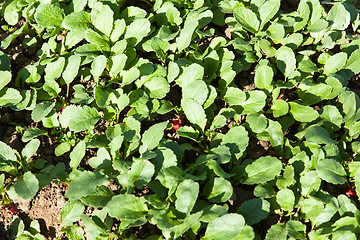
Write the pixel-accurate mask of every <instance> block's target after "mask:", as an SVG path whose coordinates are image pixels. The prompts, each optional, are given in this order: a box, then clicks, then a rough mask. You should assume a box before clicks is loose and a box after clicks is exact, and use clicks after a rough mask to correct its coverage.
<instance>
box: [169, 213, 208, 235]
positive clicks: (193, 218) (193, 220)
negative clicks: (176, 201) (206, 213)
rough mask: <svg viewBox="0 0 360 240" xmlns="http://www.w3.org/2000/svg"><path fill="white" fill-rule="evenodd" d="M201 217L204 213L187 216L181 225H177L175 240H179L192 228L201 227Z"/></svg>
mask: <svg viewBox="0 0 360 240" xmlns="http://www.w3.org/2000/svg"><path fill="white" fill-rule="evenodd" d="M201 215H202V211H199V212H197V213H194V214H191V215H189V216H187V217H186V218H185V219H184V220H183V222H182V223H181V224H179V225H176V228H175V229H176V230H175V234H174V239H177V238H179V237H180V236H181V235H183V234H184V233H185V232H186V231H188V230H189V229H190V228H191V227H194V226H196V225H199V219H200V217H201Z"/></svg>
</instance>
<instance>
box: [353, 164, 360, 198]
mask: <svg viewBox="0 0 360 240" xmlns="http://www.w3.org/2000/svg"><path fill="white" fill-rule="evenodd" d="M354 179H355V187H356V188H355V190H356V195H357V196H360V168H359V169H358V170H357V171H356V173H355V175H354Z"/></svg>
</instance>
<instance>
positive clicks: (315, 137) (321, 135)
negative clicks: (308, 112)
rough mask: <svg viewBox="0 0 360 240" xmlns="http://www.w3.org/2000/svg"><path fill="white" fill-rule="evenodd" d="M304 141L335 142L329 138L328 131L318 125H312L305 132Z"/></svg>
mask: <svg viewBox="0 0 360 240" xmlns="http://www.w3.org/2000/svg"><path fill="white" fill-rule="evenodd" d="M305 138H306V141H309V142H312V143H317V144H331V143H336V141H335V140H332V139H331V136H330V133H329V131H328V130H326V129H325V128H322V127H320V126H312V127H310V128H309V129H308V130H307V131H306V133H305Z"/></svg>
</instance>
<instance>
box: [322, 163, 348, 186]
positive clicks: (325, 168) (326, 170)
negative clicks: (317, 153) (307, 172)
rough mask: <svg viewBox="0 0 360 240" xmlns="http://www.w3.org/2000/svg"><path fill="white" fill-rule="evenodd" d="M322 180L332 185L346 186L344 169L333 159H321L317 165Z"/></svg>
mask: <svg viewBox="0 0 360 240" xmlns="http://www.w3.org/2000/svg"><path fill="white" fill-rule="evenodd" d="M316 172H317V173H318V174H319V176H320V178H321V179H323V180H325V181H327V182H329V183H332V184H344V183H345V179H346V172H345V169H344V167H343V166H342V165H341V163H339V162H338V161H336V160H335V159H332V158H325V159H320V160H319V161H318V162H317V165H316Z"/></svg>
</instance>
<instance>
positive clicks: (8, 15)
mask: <svg viewBox="0 0 360 240" xmlns="http://www.w3.org/2000/svg"><path fill="white" fill-rule="evenodd" d="M19 2H20V1H19V0H15V1H8V2H4V3H5V4H4V3H3V4H4V5H2V6H1V7H2V11H3V13H2V14H1V15H2V16H4V18H5V20H6V22H7V23H8V24H10V25H15V24H16V23H17V22H18V21H19V13H18V12H19V11H20V9H19V7H18V4H19ZM3 14H4V15H3Z"/></svg>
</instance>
